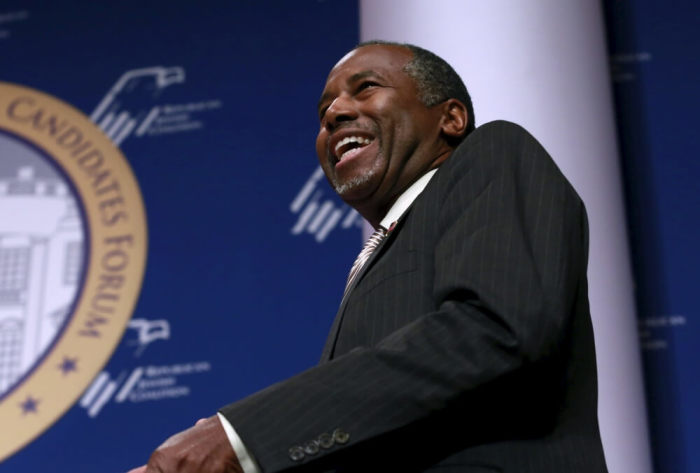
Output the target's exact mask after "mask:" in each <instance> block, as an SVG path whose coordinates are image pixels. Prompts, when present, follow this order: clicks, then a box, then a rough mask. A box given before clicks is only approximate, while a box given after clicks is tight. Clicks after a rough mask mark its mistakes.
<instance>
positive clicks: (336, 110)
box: [324, 95, 358, 130]
mask: <svg viewBox="0 0 700 473" xmlns="http://www.w3.org/2000/svg"><path fill="white" fill-rule="evenodd" d="M357 115H358V114H357V108H356V107H355V103H354V101H353V100H352V98H350V97H347V96H345V95H339V96H338V97H336V98H335V99H334V100H333V102H331V104H330V105H329V106H328V108H327V109H326V113H325V116H324V118H325V120H326V126H327V127H328V128H329V129H331V130H332V129H334V128H336V127H337V126H338V125H339V124H340V123H342V122H346V121H352V120H355V119H357Z"/></svg>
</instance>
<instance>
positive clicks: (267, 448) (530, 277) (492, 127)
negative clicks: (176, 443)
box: [221, 122, 595, 473]
mask: <svg viewBox="0 0 700 473" xmlns="http://www.w3.org/2000/svg"><path fill="white" fill-rule="evenodd" d="M397 232H398V234H397V235H396V237H395V240H394V241H393V242H392V244H391V245H389V248H387V249H386V253H385V254H383V255H380V256H379V258H380V261H381V259H382V258H386V259H387V261H388V262H391V261H393V260H394V259H395V260H396V261H397V262H398V263H396V264H393V265H392V264H389V263H387V264H386V265H384V267H385V269H386V268H387V267H392V268H393V270H387V271H388V272H387V274H380V271H381V266H380V265H379V264H377V266H376V271H377V274H378V276H377V274H372V271H375V268H371V269H370V270H369V271H368V273H367V275H366V277H365V278H364V279H363V281H360V283H359V284H358V286H357V287H356V288H355V290H354V292H355V293H356V294H355V295H353V297H356V298H357V301H356V302H355V303H354V304H353V305H352V309H351V308H350V304H349V306H348V311H350V310H352V311H353V313H355V314H356V315H355V317H356V318H355V319H352V317H353V316H352V315H351V314H346V315H345V317H346V318H348V317H351V318H350V319H347V320H344V321H343V325H342V327H341V332H340V336H339V338H338V343H339V344H341V345H344V346H342V347H340V346H339V347H337V348H336V350H335V353H336V356H335V358H333V359H332V360H330V361H329V362H327V363H323V364H321V365H319V366H317V367H314V368H312V369H310V370H307V371H305V372H303V373H301V374H299V375H297V376H295V377H293V378H290V379H288V380H286V381H283V382H281V383H278V384H275V385H273V386H270V387H269V388H267V389H265V390H263V391H260V392H258V393H256V394H254V395H252V396H250V397H248V398H245V399H243V400H241V401H239V402H236V403H234V404H231V405H229V406H226V407H224V408H222V409H221V413H222V414H223V415H224V416H225V417H226V418H227V419H228V420H229V421H230V422H231V423H232V424H233V425H234V426H235V428H236V430H237V432H238V433H239V434H240V436H241V438H242V439H243V441H244V442H245V444H246V446H247V447H248V448H249V449H250V450H251V451H252V452H253V455H254V456H255V458H256V459H257V461H258V463H259V465H260V467H261V469H262V471H263V472H266V473H269V472H277V471H297V470H298V471H328V470H333V471H345V470H346V469H347V470H348V471H353V470H355V471H357V470H359V471H363V470H365V471H366V466H367V465H368V464H369V465H373V469H376V470H377V471H381V470H382V469H384V471H400V470H401V468H402V465H404V466H405V467H410V468H408V469H410V470H417V469H419V468H417V466H420V465H421V464H425V465H429V464H432V463H435V462H436V461H438V460H439V459H441V458H444V457H446V456H449V455H451V454H453V453H454V452H458V451H461V450H464V449H466V448H469V447H470V446H473V445H477V444H483V443H485V442H491V441H508V440H510V439H518V438H520V439H522V438H525V437H528V436H531V435H537V433H536V431H537V430H543V431H544V430H548V429H549V430H551V429H552V425H553V424H554V423H555V422H556V421H557V420H556V418H557V416H558V415H559V413H560V411H561V409H563V406H562V404H563V403H564V402H566V399H565V397H566V395H565V391H566V389H567V387H566V386H567V382H568V381H567V377H570V376H575V375H576V373H573V372H572V371H571V368H570V366H569V362H570V359H571V356H572V355H571V354H570V353H569V352H570V343H569V342H570V337H571V331H572V330H571V327H572V324H573V320H572V319H573V318H574V317H575V316H588V315H587V313H586V314H580V315H575V314H576V311H577V307H579V306H577V298H580V297H585V296H586V294H585V270H586V258H587V236H586V220H585V210H584V208H583V204H582V203H581V201H580V200H579V198H578V196H577V195H576V193H575V192H574V191H573V189H572V188H571V186H570V185H569V184H568V182H567V181H566V180H565V179H564V177H563V176H562V175H561V173H560V172H559V170H558V169H557V168H556V166H555V165H554V163H553V162H552V161H551V159H550V158H549V156H548V155H547V153H546V152H545V151H544V150H543V149H542V147H541V146H540V145H539V144H538V143H537V142H536V141H535V140H534V138H532V137H531V136H530V135H529V134H527V132H525V131H524V130H522V129H521V128H519V127H517V126H516V125H513V124H509V123H506V122H494V123H491V124H488V125H484V126H482V127H480V128H479V129H477V130H476V131H475V132H473V133H472V134H471V135H470V136H469V137H468V138H467V140H465V142H464V143H463V144H462V145H461V146H460V147H459V148H458V149H457V150H456V151H455V152H454V153H453V155H452V156H451V157H450V159H449V160H448V161H447V162H446V163H445V164H444V165H443V167H442V168H441V169H440V171H438V173H437V174H436V176H435V177H434V178H433V181H431V183H430V184H429V186H428V188H427V189H426V190H425V191H424V193H423V195H421V196H420V197H419V199H418V200H417V201H416V203H414V205H413V207H412V208H411V210H410V213H409V215H408V216H407V217H406V219H405V220H404V221H403V222H402V224H401V225H400V226H399V227H397ZM410 254H412V255H413V256H410ZM402 256H406V257H409V256H410V257H411V258H415V259H416V264H415V265H412V266H414V267H413V268H406V267H405V265H406V263H405V261H406V259H405V258H402ZM365 280H367V281H374V282H373V283H372V286H371V287H365V288H363V287H362V284H363V282H364V281H365ZM369 284H370V283H369V282H368V283H367V285H369ZM397 288H398V289H397ZM579 308H580V307H579ZM586 309H587V306H586ZM584 312H585V311H584ZM358 320H363V321H364V322H362V323H359V322H358ZM344 331H345V332H344ZM346 333H347V334H346ZM593 415H595V413H593ZM455 432H457V433H458V434H457V435H455ZM383 463H386V465H391V467H390V468H389V467H388V466H387V467H386V468H389V469H385V467H382V464H383ZM353 465H354V466H353ZM358 465H364V466H365V467H364V468H362V467H360V466H358Z"/></svg>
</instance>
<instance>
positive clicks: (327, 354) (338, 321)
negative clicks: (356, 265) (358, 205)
mask: <svg viewBox="0 0 700 473" xmlns="http://www.w3.org/2000/svg"><path fill="white" fill-rule="evenodd" d="M410 210H411V209H410V207H409V208H408V210H406V212H404V213H403V215H402V216H401V218H399V220H398V221H397V222H396V225H395V226H394V228H393V229H392V230H391V231H390V232H389V233H387V235H386V236H385V237H384V239H383V240H382V242H381V243H379V245H378V246H377V248H376V249H375V250H374V251H373V252H372V254H371V255H370V257H369V259H368V260H367V262H366V263H365V265H364V266H363V267H362V269H360V273H359V274H358V275H357V277H356V278H355V281H353V283H352V285H351V286H350V288H348V290H347V291H346V293H345V296H344V297H343V299H342V300H341V301H340V307H339V308H338V312H337V313H336V315H335V319H334V320H333V325H332V326H331V330H330V332H329V334H328V338H327V339H326V344H325V346H324V347H323V353H322V354H321V362H324V361H328V360H330V359H331V357H332V356H333V350H334V349H335V343H336V341H337V339H338V333H339V332H340V327H341V325H342V321H343V316H344V314H345V307H346V306H347V303H348V300H349V299H350V296H351V295H352V291H354V290H355V287H357V285H358V284H359V283H360V281H362V278H363V277H364V276H365V274H367V272H368V271H369V270H370V269H371V267H372V265H373V264H374V262H375V261H376V260H377V259H379V257H380V256H381V254H382V253H383V250H384V248H385V247H386V245H387V244H388V243H389V242H390V241H391V240H393V239H394V238H395V235H396V234H397V233H398V231H399V227H400V226H401V222H402V221H403V220H404V218H405V217H406V215H408V213H409V212H410Z"/></svg>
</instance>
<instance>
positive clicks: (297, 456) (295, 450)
mask: <svg viewBox="0 0 700 473" xmlns="http://www.w3.org/2000/svg"><path fill="white" fill-rule="evenodd" d="M289 458H291V459H292V460H294V461H295V462H298V461H301V460H303V459H304V450H303V449H302V448H301V447H299V446H294V447H292V448H290V449H289Z"/></svg>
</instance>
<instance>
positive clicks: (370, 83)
mask: <svg viewBox="0 0 700 473" xmlns="http://www.w3.org/2000/svg"><path fill="white" fill-rule="evenodd" d="M378 86H379V83H377V82H374V81H371V80H366V81H363V82H361V83H360V85H359V86H357V91H358V92H362V91H363V90H365V89H369V88H372V87H378Z"/></svg>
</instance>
